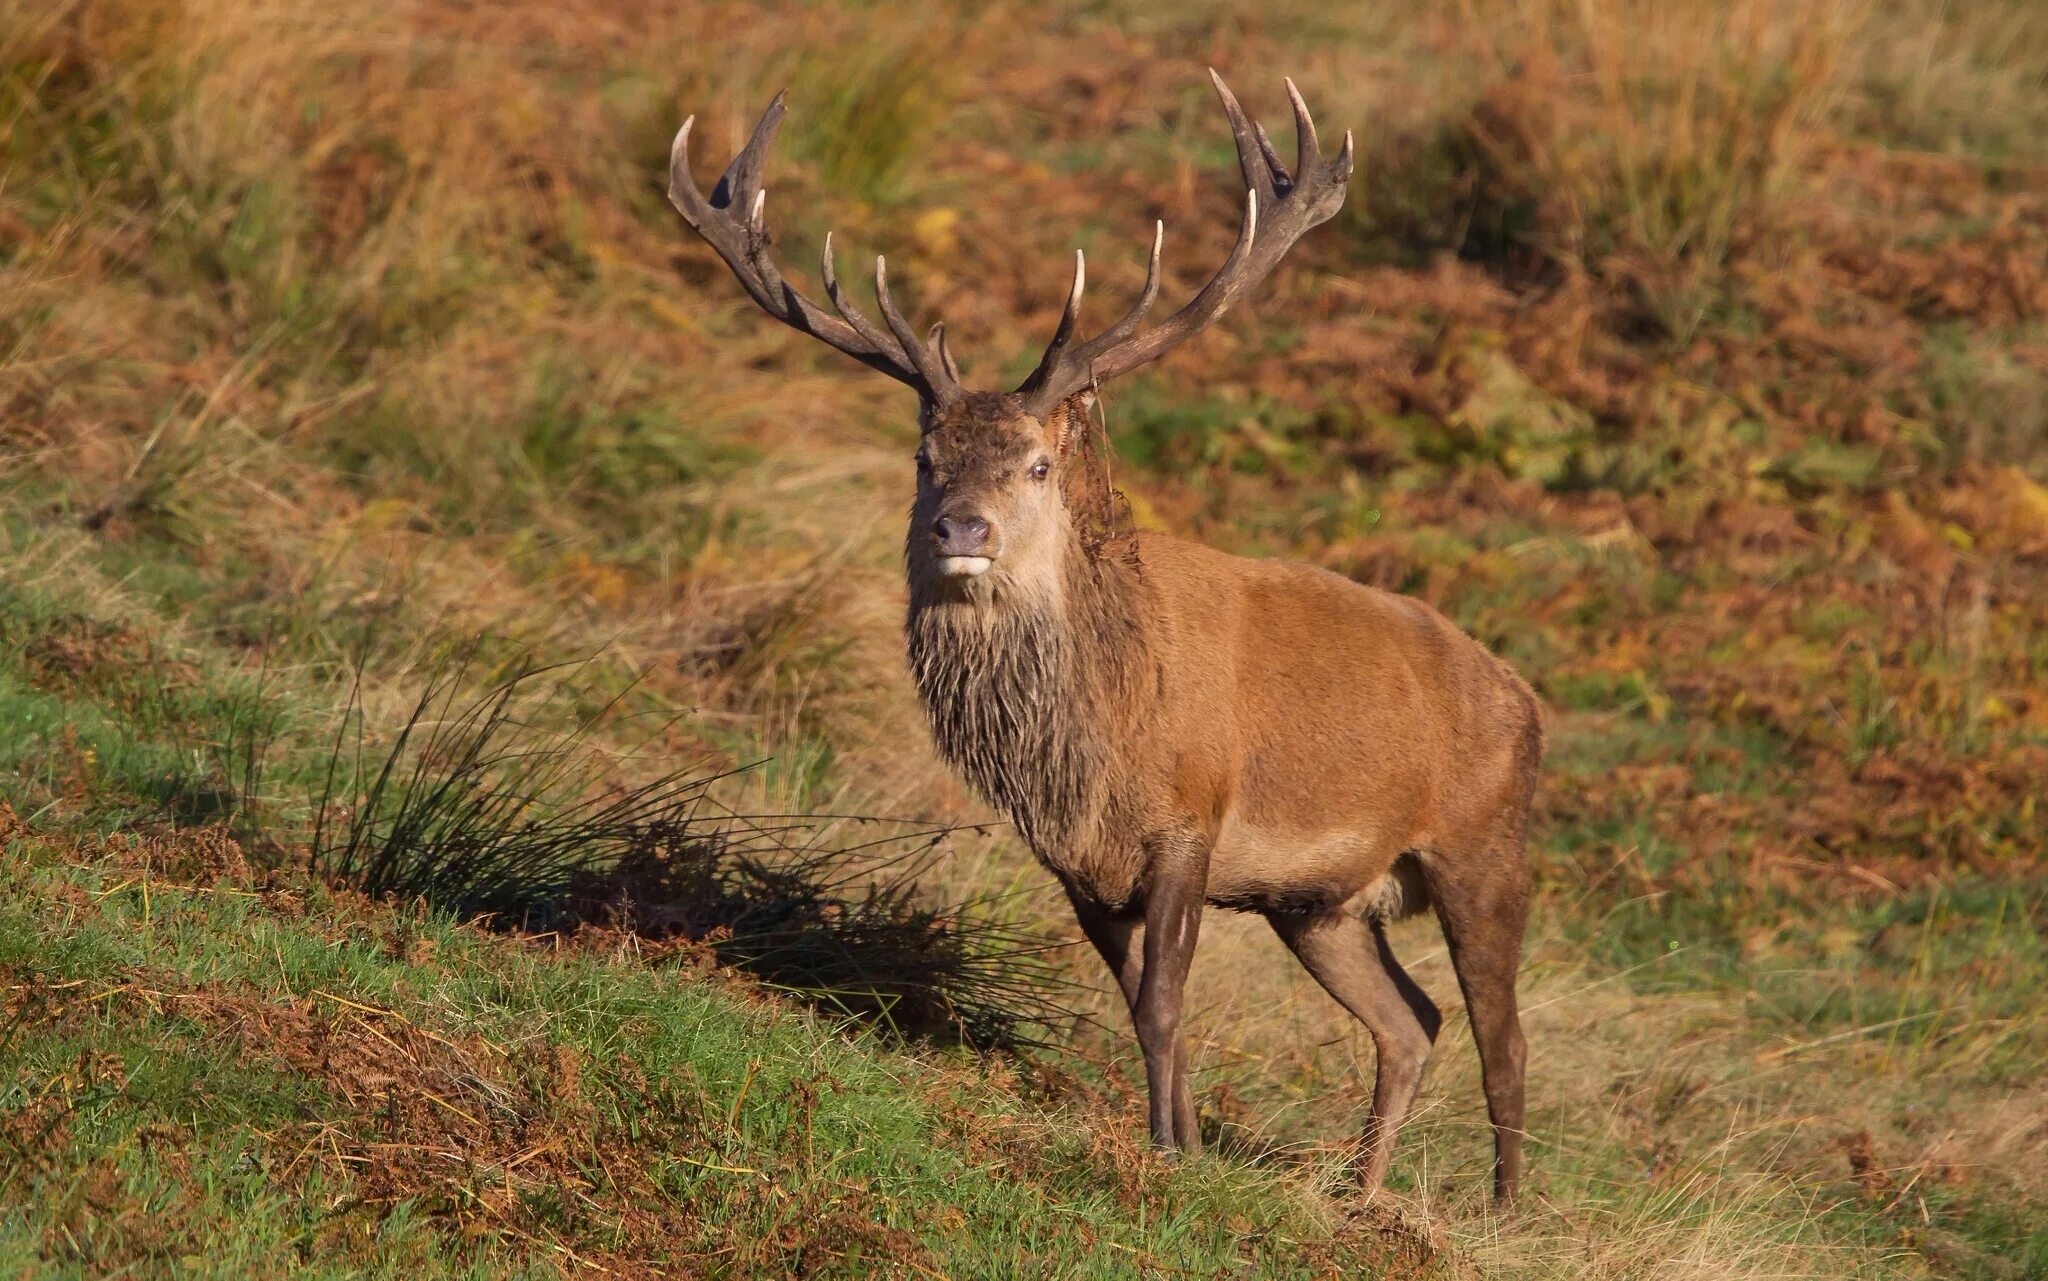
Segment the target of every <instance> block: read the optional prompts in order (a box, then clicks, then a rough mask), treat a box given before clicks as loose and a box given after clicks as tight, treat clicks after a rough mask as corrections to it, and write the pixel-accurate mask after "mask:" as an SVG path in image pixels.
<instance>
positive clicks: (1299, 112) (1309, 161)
mask: <svg viewBox="0 0 2048 1281" xmlns="http://www.w3.org/2000/svg"><path fill="white" fill-rule="evenodd" d="M1285 80H1286V84H1287V105H1288V106H1290V107H1293V108H1294V172H1295V174H1296V176H1298V177H1307V176H1308V173H1309V170H1310V167H1311V166H1312V165H1314V164H1315V163H1316V162H1318V161H1320V160H1321V159H1322V158H1323V145H1322V143H1321V142H1319V141H1318V140H1317V139H1316V121H1315V117H1314V116H1311V115H1310V114H1309V113H1308V103H1306V102H1304V101H1302V97H1301V90H1299V89H1297V88H1295V87H1294V78H1293V77H1292V76H1288V77H1286V78H1285ZM1344 136H1345V138H1347V139H1348V138H1350V137H1351V135H1350V133H1349V132H1346V133H1345V135H1344Z"/></svg>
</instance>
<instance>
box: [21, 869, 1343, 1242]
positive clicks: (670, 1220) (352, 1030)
mask: <svg viewBox="0 0 2048 1281" xmlns="http://www.w3.org/2000/svg"><path fill="white" fill-rule="evenodd" d="M122 845H123V842H122V841H121V839H120V838H116V839H115V841H114V842H113V843H112V844H110V845H107V846H103V847H99V848H97V849H92V847H86V848H85V849H81V847H79V846H77V845H73V844H68V843H65V842H60V841H50V840H43V839H37V838H33V837H23V836H19V835H17V836H15V837H13V838H11V839H10V840H9V842H8V846H7V851H6V854H5V873H4V874H5V880H6V886H5V902H4V907H0V929H4V937H5V939H6V940H7V941H6V944H5V946H4V948H0V972H4V973H5V974H6V975H7V977H8V980H9V984H10V988H9V990H10V993H11V996H10V1005H11V1006H12V1009H13V1015H12V1018H11V1020H10V1027H9V1034H8V1036H7V1037H6V1038H5V1041H4V1045H0V1072H4V1075H5V1079H6V1080H7V1081H9V1082H10V1085H9V1087H8V1090H7V1095H6V1108H5V1111H6V1113H7V1115H8V1117H9V1119H10V1138H11V1139H12V1141H13V1143H14V1145H15V1153H14V1155H15V1158H16V1164H14V1166H13V1169H12V1172H11V1174H10V1176H9V1178H8V1179H7V1181H6V1184H5V1185H4V1194H0V1196H4V1209H0V1224H4V1226H0V1240H4V1241H6V1242H8V1243H9V1245H10V1246H11V1248H10V1249H9V1250H8V1254H9V1257H10V1258H11V1259H12V1260H13V1263H14V1264H16V1265H25V1264H29V1263H31V1261H32V1260H34V1259H36V1258H38V1257H40V1258H41V1259H42V1260H43V1261H44V1264H45V1265H49V1266H59V1267H79V1268H85V1269H87V1270H90V1271H95V1272H99V1271H104V1270H109V1269H114V1268H118V1267H122V1266H130V1267H142V1268H144V1269H149V1270H155V1269H164V1268H173V1269H177V1270H180V1271H185V1270H191V1271H196V1272H197V1273H198V1274H202V1275H220V1276H230V1275H245V1274H246V1273H247V1271H248V1270H249V1269H250V1268H252V1267H256V1266H258V1265H256V1264H255V1263H254V1262H252V1261H257V1260H266V1259H267V1260H273V1261H275V1260H283V1261H288V1262H289V1263H290V1264H292V1265H294V1266H300V1265H303V1266H306V1267H308V1268H310V1269H311V1270H313V1271H314V1272H316V1273H331V1274H335V1275H341V1274H348V1275H363V1274H375V1275H395V1274H397V1273H399V1272H401V1271H405V1270H413V1271H425V1272H426V1273H428V1274H431V1275H498V1274H501V1272H502V1271H511V1270H516V1269H517V1268H519V1267H522V1266H531V1265H546V1264H551V1263H552V1264H557V1265H558V1264H560V1263H561V1262H562V1261H563V1260H564V1259H565V1258H567V1257H569V1255H568V1254H567V1252H570V1251H573V1252H575V1253H577V1254H581V1255H584V1256H586V1257H588V1258H591V1259H597V1260H610V1261H613V1262H623V1263H627V1264H629V1265H630V1264H634V1263H638V1264H641V1265H649V1266H655V1267H675V1268H688V1267H693V1266H694V1268H696V1269H701V1270H702V1271H703V1272H704V1274H707V1275H732V1276H749V1275H760V1274H762V1273H764V1272H768V1273H782V1272H785V1271H791V1270H802V1271H805V1272H806V1273H807V1274H813V1275H825V1276H840V1275H844V1276H864V1275H868V1274H869V1273H868V1269H869V1268H870V1267H871V1266H873V1265H874V1261H875V1259H874V1256H875V1255H877V1254H880V1255H882V1256H885V1257H886V1258H888V1259H890V1260H893V1261H894V1263H895V1264H896V1265H898V1266H901V1265H902V1261H903V1260H905V1259H916V1260H919V1261H920V1262H921V1263H922V1264H923V1265H924V1266H927V1267H930V1268H934V1269H936V1270H938V1271H940V1272H942V1273H944V1274H945V1275H950V1276H962V1277H965V1276H987V1277H1001V1276H1013V1275H1017V1274H1018V1272H1019V1271H1020V1270H1024V1271H1034V1272H1039V1273H1040V1274H1054V1273H1060V1274H1068V1275H1075V1274H1088V1275H1097V1274H1115V1273H1116V1272H1119V1271H1123V1270H1125V1269H1123V1268H1119V1267H1116V1266H1114V1265H1111V1266H1110V1267H1108V1268H1107V1269H1106V1270H1105V1271H1104V1272H1102V1273H1097V1272H1096V1271H1095V1270H1094V1266H1093V1265H1092V1264H1090V1263H1089V1262H1088V1261H1089V1260H1091V1259H1097V1260H1101V1259H1103V1258H1104V1256H1103V1255H1102V1254H1100V1253H1099V1252H1102V1251H1109V1252H1111V1254H1112V1256H1114V1255H1115V1254H1117V1253H1119V1252H1121V1253H1122V1254H1124V1255H1126V1256H1127V1257H1128V1258H1129V1259H1130V1260H1132V1261H1133V1266H1134V1265H1135V1261H1137V1260H1140V1259H1146V1260H1150V1261H1152V1263H1151V1265H1152V1266H1155V1267H1171V1268H1194V1269H1197V1270H1199V1271H1202V1272H1203V1273H1205V1274H1207V1273H1210V1272H1214V1271H1217V1270H1224V1271H1242V1272H1244V1273H1246V1274H1248V1275H1261V1276H1276V1275H1312V1274H1314V1271H1315V1268H1314V1266H1313V1265H1312V1264H1311V1263H1310V1262H1309V1261H1308V1259H1309V1256H1308V1255H1305V1254H1304V1253H1303V1252H1302V1251H1301V1250H1300V1249H1298V1248H1297V1245H1298V1243H1301V1242H1308V1243H1311V1244H1313V1243H1316V1242H1319V1241H1320V1242H1327V1241H1328V1238H1329V1234H1330V1232H1331V1229H1332V1226H1333V1225H1332V1223H1331V1222H1330V1221H1329V1219H1328V1218H1327V1216H1326V1215H1324V1214H1322V1213H1319V1212H1318V1211H1316V1210H1314V1209H1313V1208H1311V1207H1310V1206H1309V1205H1308V1204H1307V1203H1306V1202H1304V1201H1303V1200H1302V1199H1301V1198H1300V1197H1299V1196H1298V1195H1296V1194H1294V1193H1292V1192H1290V1191H1289V1190H1287V1189H1286V1188H1285V1187H1283V1186H1281V1185H1279V1184H1277V1183H1275V1182H1273V1181H1272V1180H1270V1179H1267V1178H1263V1177H1261V1176H1257V1175H1254V1174H1251V1173H1249V1172H1246V1171H1244V1170H1242V1169H1236V1168H1233V1167H1231V1166H1229V1165H1227V1164H1226V1163H1222V1162H1214V1161H1209V1162H1197V1163H1195V1164H1194V1165H1192V1166H1189V1167H1187V1168H1185V1169H1182V1170H1177V1171H1166V1170H1153V1169H1149V1168H1146V1164H1147V1163H1145V1162H1144V1160H1143V1158H1142V1157H1140V1156H1139V1154H1138V1152H1137V1150H1136V1149H1135V1148H1131V1147H1129V1146H1128V1144H1129V1140H1130V1135H1129V1134H1128V1132H1121V1133H1118V1134H1117V1135H1116V1136H1115V1140H1114V1142H1112V1143H1108V1144H1105V1140H1104V1136H1103V1135H1102V1134H1101V1133H1100V1132H1099V1131H1098V1130H1097V1129H1096V1128H1095V1125H1093V1124H1091V1123H1090V1122H1088V1121H1086V1120H1084V1119H1083V1118H1080V1117H1075V1116H1066V1115H1061V1114H1059V1113H1057V1112H1048V1111H1045V1110H1043V1109H1042V1108H1039V1107H1034V1106H1033V1105H1030V1104H1023V1103H1019V1102H1018V1101H1017V1100H1016V1098H1015V1096H1013V1095H1011V1094H1008V1093H1007V1092H1004V1091H1001V1090H999V1089H997V1088H995V1087H993V1086H991V1085H990V1084H988V1083H986V1082H984V1081H983V1080H981V1079H980V1078H979V1077H977V1076H976V1075H974V1074H972V1073H969V1072H966V1071H963V1070H962V1069H961V1067H960V1066H958V1065H954V1066H947V1065H945V1064H942V1063H935V1062H926V1061H919V1060H917V1059H914V1058H906V1057H903V1056H901V1055H900V1054H897V1053H894V1052H891V1051H888V1050H886V1049H884V1048H882V1047H881V1046H879V1045H877V1044H875V1043H873V1042H871V1041H863V1040H862V1039H860V1038H858V1037H855V1038H848V1037H847V1036H845V1035H844V1034H843V1033H841V1032H840V1031H839V1030H838V1029H835V1028H833V1027H832V1026H830V1025H828V1024H825V1023H823V1022H820V1021H818V1020H815V1019H811V1018H807V1017H803V1016H800V1015H798V1014H796V1013H795V1012H794V1011H792V1010H791V1009H789V1008H788V1007H785V1006H780V1005H778V1004H775V1003H772V1002H768V1001H764V1000H762V999H761V998H759V997H756V996H751V995H749V994H747V993H745V992H743V991H740V990H737V989H734V988H732V987H730V986H729V985H724V984H719V983H716V982H709V981H707V980H706V978H705V977H704V976H702V975H701V974H696V973H693V972H691V971H690V970H689V969H688V968H687V967H685V968H681V969H677V968H666V969H664V968H650V967H648V966H646V965H644V964H639V963H636V962H634V961H632V960H630V959H622V958H619V957H615V956H608V955H605V954H603V953H602V952H597V951H589V950H579V951H575V952H569V953H558V952H554V951H551V950H549V949H548V948H547V947H545V946H534V945H526V944H520V943H514V942H508V941H506V940H502V939H497V938H492V937H488V936H480V935H478V934H477V933H475V932H474V931H470V930H465V929H460V928H457V927H455V926H453V925H451V924H450V923H449V922H447V921H445V920H440V919H435V918H432V917H421V916H417V915H410V914H407V913H405V912H401V911H391V910H386V909H380V908H376V907H372V906H370V905H368V904H364V903H361V902H359V901H354V900H349V899H346V898H336V897H334V896H332V895H330V894H327V893H325V892H322V891H320V890H318V889H305V890H294V891H289V892H286V891H269V892H253V891H250V890H247V889H243V888H240V887H238V886H237V885H235V884H234V883H232V882H231V881H230V880H226V879H223V880H219V881H216V882H214V883H213V884H211V885H204V884H201V885H193V884H186V883H182V882H181V881H179V880H174V879H168V878H166V877H165V875H164V871H163V869H161V868H158V869H154V870H153V869H152V868H151V867H150V865H149V857H148V849H147V847H146V846H144V847H141V848H133V849H123V848H122ZM88 851H90V852H88ZM159 856H161V854H160V853H159ZM409 958H426V959H409ZM393 1036H396V1037H398V1038H400V1039H399V1042H397V1043H393V1042H392V1041H391V1039H390V1038H391V1037H393ZM380 1043H381V1044H380ZM451 1047H452V1048H451ZM436 1053H438V1054H439V1055H440V1056H441V1058H440V1059H437V1058H436ZM372 1054H381V1055H383V1056H384V1058H383V1060H382V1065H381V1068H373V1067H365V1066H364V1064H363V1063H362V1062H359V1061H357V1060H358V1059H360V1058H363V1057H365V1056H367V1055H372ZM443 1060H445V1061H443ZM457 1065H459V1066H457ZM387 1075H388V1076H389V1077H390V1078H391V1079H383V1078H384V1077H386V1076H387ZM437 1110H439V1111H442V1112H444V1113H445V1114H446V1117H445V1118H444V1119H446V1120H447V1124H446V1125H445V1126H444V1125H443V1124H442V1119H437V1118H436V1117H435V1116H434V1115H433V1114H434V1113H435V1112H436V1111H437ZM405 1144H412V1145H415V1146H417V1147H419V1148H421V1149H424V1150H426V1154H423V1155H421V1156H420V1158H419V1159H418V1160H415V1161H412V1162H410V1163H408V1162H405V1161H403V1160H401V1159H400V1158H399V1157H394V1156H391V1155H389V1154H390V1153H393V1152H402V1151H403V1145H405ZM550 1144H552V1145H555V1146H556V1147H557V1148H558V1150H559V1155H557V1154H556V1153H552V1152H543V1155H544V1156H545V1158H546V1159H544V1160H540V1162H539V1164H538V1165H537V1166H533V1167H532V1168H531V1169H530V1170H529V1172H528V1173H527V1174H524V1175H522V1174H520V1173H519V1171H520V1170H521V1169H525V1168H528V1167H527V1163H526V1162H522V1161H521V1157H522V1156H523V1155H527V1154H530V1153H533V1152H535V1151H541V1150H543V1149H545V1148H546V1147H547V1146H548V1145H550ZM385 1145H389V1146H385ZM386 1161H393V1162H397V1163H398V1164H400V1165H402V1166H403V1167H404V1169H403V1173H402V1174H400V1175H397V1176H396V1178H395V1181H396V1182H397V1183H398V1184H399V1186H397V1187H395V1188H394V1187H392V1186H391V1184H392V1183H393V1182H394V1178H393V1177H392V1176H391V1175H390V1172H389V1171H385V1172H382V1173H381V1174H380V1172H379V1171H378V1170H377V1168H376V1167H377V1166H378V1165H379V1164H381V1163H384V1162H386ZM407 1180H410V1181H411V1186H406V1181H407ZM394 1195H395V1196H397V1197H398V1198H399V1199H397V1200H395V1201H382V1200H379V1198H380V1197H386V1196H394ZM643 1220H644V1221H643ZM472 1225H474V1226H473V1227H472ZM1250 1225H1257V1226H1258V1228H1260V1229H1262V1231H1259V1232H1247V1231H1246V1228H1247V1227H1248V1226H1250ZM651 1228H652V1229H656V1230H655V1231H652V1232H651V1231H650V1229H651ZM904 1234H907V1236H906V1235H904ZM864 1240H865V1250H866V1251H868V1252H869V1253H868V1254H866V1255H864V1254H863V1241H864ZM1340 1253H1342V1252H1341V1251H1340ZM1333 1257H1335V1256H1333ZM1354 1257H1356V1258H1358V1261H1359V1262H1363V1261H1364V1258H1363V1257H1359V1256H1356V1255H1354ZM194 1259H197V1260H199V1261H200V1262H198V1263H196V1264H195V1263H194V1262H193V1260H194ZM259 1270H260V1269H259Z"/></svg>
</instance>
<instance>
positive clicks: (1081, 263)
mask: <svg viewBox="0 0 2048 1281" xmlns="http://www.w3.org/2000/svg"><path fill="white" fill-rule="evenodd" d="M1087 287H1088V256H1087V255H1086V254H1084V253H1082V252H1081V251H1080V250H1079V249H1076V250H1075V251H1074V283H1073V284H1072V285H1071V286H1070V287H1069V288H1068V289H1067V306H1066V309H1065V310H1064V311H1062V312H1060V324H1059V328H1057V329H1055V330H1053V333H1052V341H1051V342H1049V343H1047V344H1046V347H1045V354H1044V355H1043V356H1041V357H1039V359H1038V368H1036V369H1034V370H1032V371H1031V376H1030V377H1029V378H1026V379H1025V380H1024V386H1025V387H1027V388H1032V387H1037V386H1038V385H1039V384H1040V383H1042V382H1043V381H1045V379H1047V378H1049V377H1051V375H1052V372H1053V370H1055V369H1057V368H1058V367H1059V363H1060V358H1061V357H1062V356H1064V355H1065V354H1066V350H1067V344H1068V343H1070V342H1072V341H1073V340H1074V326H1075V325H1076V324H1077V323H1079V321H1080V319H1081V295H1082V293H1083V292H1084V291H1085V290H1086V289H1087Z"/></svg>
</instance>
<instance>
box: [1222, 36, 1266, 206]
mask: <svg viewBox="0 0 2048 1281" xmlns="http://www.w3.org/2000/svg"><path fill="white" fill-rule="evenodd" d="M1209 81H1210V83H1211V84H1213V85H1215V86H1216V96H1217V97H1218V98H1221V99H1222V100H1223V114H1224V115H1225V116H1227V117H1229V119H1230V137H1231V140H1232V141H1233V142H1235V143H1236V144H1237V167H1238V169H1239V170H1240V171H1241V172H1242V173H1243V174H1244V185H1245V186H1247V187H1250V188H1251V189H1252V190H1254V191H1256V192H1258V193H1259V194H1260V195H1262V196H1267V197H1271V196H1274V195H1276V194H1278V193H1277V192H1276V191H1275V187H1276V185H1277V184H1276V183H1275V182H1274V174H1273V170H1272V168H1271V167H1270V164H1269V162H1270V160H1271V158H1272V156H1273V144H1272V143H1270V142H1268V141H1267V140H1266V136H1265V134H1266V131H1265V130H1264V129H1262V128H1260V127H1259V126H1258V125H1257V124H1255V123H1253V122H1252V119H1251V117H1249V116H1247V115H1245V113H1244V108H1243V107H1241V106H1239V105H1238V102H1237V95H1236V94H1234V93H1232V92H1231V91H1230V86H1229V85H1227V84H1225V83H1223V77H1222V76H1221V75H1220V74H1218V72H1217V70H1216V68H1214V67H1211V68H1209Z"/></svg>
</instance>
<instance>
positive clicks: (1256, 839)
mask: <svg viewBox="0 0 2048 1281" xmlns="http://www.w3.org/2000/svg"><path fill="white" fill-rule="evenodd" d="M1402 849H1403V845H1402V842H1401V841H1400V840H1399V839H1398V837H1397V836H1396V834H1395V833H1393V832H1391V831H1377V830H1374V829H1373V828H1371V827H1368V826H1361V827H1359V828H1356V829H1353V830H1349V831H1341V832H1319V833H1300V832H1288V831H1284V830H1280V829H1275V828H1267V827H1256V826H1252V825H1250V824H1247V823H1244V822H1241V821H1239V820H1237V819H1235V818H1232V819H1226V820H1225V821H1224V824H1223V830H1222V832H1221V833H1219V834H1218V837H1217V841H1216V848H1215V851H1214V852H1213V853H1211V855H1210V856H1209V889H1208V899H1209V902H1210V903H1212V904H1214V905H1215V906H1217V907H1224V908H1230V909H1232V910H1234V911H1240V912H1287V913H1313V912H1323V911H1329V910H1331V909H1333V908H1336V907H1340V906H1342V905H1343V904H1345V903H1348V902H1350V901H1351V900H1352V899H1354V898H1357V897H1358V896H1359V894H1360V893H1361V892H1362V891H1364V890H1365V889H1366V888H1367V887H1368V886H1370V885H1372V884H1373V883H1374V882H1375V881H1377V880H1379V879H1380V877H1381V876H1383V875H1384V874H1385V873H1386V871H1387V869H1388V868H1389V867H1390V866H1392V864H1393V862H1394V860H1395V858H1396V857H1398V856H1399V855H1400V854H1401V852H1402Z"/></svg>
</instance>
